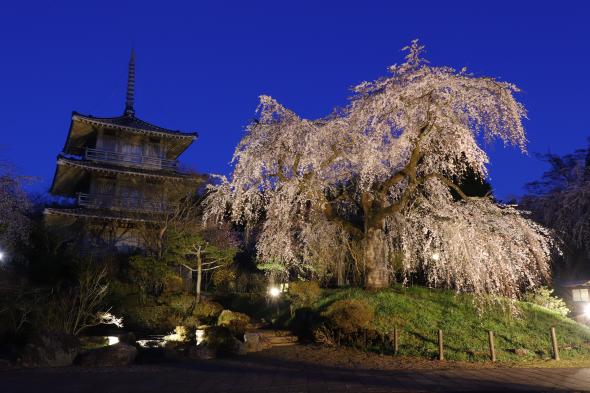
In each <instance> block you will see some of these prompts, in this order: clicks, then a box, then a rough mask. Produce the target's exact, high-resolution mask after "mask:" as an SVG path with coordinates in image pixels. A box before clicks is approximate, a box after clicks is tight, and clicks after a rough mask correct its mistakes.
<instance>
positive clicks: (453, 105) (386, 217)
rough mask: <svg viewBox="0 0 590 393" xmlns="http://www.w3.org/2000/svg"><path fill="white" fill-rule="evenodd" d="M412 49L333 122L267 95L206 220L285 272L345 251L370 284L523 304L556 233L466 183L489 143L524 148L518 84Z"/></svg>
mask: <svg viewBox="0 0 590 393" xmlns="http://www.w3.org/2000/svg"><path fill="white" fill-rule="evenodd" d="M404 49H405V50H407V52H408V54H407V56H406V58H405V62H404V63H403V64H401V65H393V66H391V67H390V68H389V71H390V74H389V75H388V76H387V77H384V78H381V79H378V80H376V81H373V82H363V83H361V84H359V85H358V86H356V87H354V88H353V96H352V97H351V99H350V102H349V104H348V105H347V106H346V107H345V108H342V109H337V110H335V111H333V113H332V114H331V115H329V116H327V117H325V118H321V119H317V120H308V119H303V118H301V117H299V116H297V115H296V114H295V113H294V112H292V111H290V110H288V109H286V108H285V107H283V106H282V105H280V104H279V103H278V102H277V101H275V100H274V99H272V98H271V97H268V96H262V97H261V99H260V106H259V108H258V117H257V119H256V120H255V121H254V122H253V123H252V124H250V125H249V126H248V128H247V132H246V135H245V136H244V138H243V139H242V141H241V142H240V143H239V145H238V147H237V148H236V151H235V153H234V158H233V164H234V170H233V173H232V175H231V178H230V179H225V178H222V179H221V181H220V182H219V184H217V185H216V186H214V187H212V188H211V189H210V191H211V193H210V195H209V197H208V198H207V200H206V201H205V203H206V208H207V212H206V215H205V218H206V219H218V220H220V219H227V218H229V219H230V220H232V221H234V222H236V223H240V224H243V225H245V226H246V228H258V230H257V243H256V244H257V254H258V255H257V256H258V259H259V260H261V261H270V262H272V263H274V264H278V265H280V266H281V267H282V268H283V271H285V272H296V273H297V274H299V275H306V274H308V275H309V274H312V273H313V272H314V271H317V270H318V269H321V268H322V266H320V265H321V264H322V263H324V264H325V263H329V261H328V259H329V258H327V257H326V256H325V255H326V253H327V254H329V255H330V254H331V255H333V256H334V258H337V257H340V256H341V255H346V256H347V257H348V258H349V259H352V260H354V262H355V266H357V267H358V269H359V271H361V273H362V276H363V277H364V285H365V286H366V287H367V288H381V287H385V286H387V285H389V284H390V282H391V280H392V278H393V277H394V275H395V273H398V274H399V275H400V276H401V277H406V278H407V277H408V276H409V274H411V273H416V272H417V273H420V274H422V275H423V276H424V277H425V279H426V281H427V283H428V284H429V285H431V286H438V287H448V288H454V289H455V290H457V291H470V292H475V293H478V294H484V293H491V294H502V295H505V296H510V297H517V296H518V294H519V293H520V292H521V291H522V290H523V289H524V288H528V287H531V286H535V285H537V284H539V283H540V282H543V281H545V280H547V279H548V278H549V277H548V276H549V258H550V253H551V248H552V242H551V237H550V234H549V233H548V232H547V231H546V230H545V229H544V228H543V227H541V226H539V225H537V224H535V223H534V222H532V221H531V220H529V219H528V218H526V217H525V216H524V215H523V213H521V212H519V211H518V210H517V209H515V208H514V207H513V206H507V205H501V204H498V203H495V202H494V201H493V200H492V199H491V197H489V196H485V197H481V196H479V197H476V196H471V195H466V193H465V192H464V191H463V190H462V189H461V187H460V181H461V179H462V178H464V177H465V176H466V174H468V173H471V174H475V175H476V176H477V177H478V178H481V179H486V177H487V169H486V166H487V164H488V162H489V159H488V155H487V154H486V152H485V151H484V150H483V149H482V147H481V146H480V143H481V142H491V141H493V140H500V141H502V142H503V143H504V144H505V145H508V146H515V147H516V148H518V149H520V150H522V151H523V152H525V151H526V146H525V144H526V137H525V132H524V128H523V125H522V120H523V118H525V116H526V111H525V109H524V107H523V106H522V105H521V104H520V103H519V102H518V101H517V100H516V99H515V98H514V94H515V93H516V92H518V88H517V87H516V86H514V85H512V84H510V83H506V82H501V81H498V80H495V79H493V78H489V77H477V76H474V75H472V74H469V73H467V72H466V71H465V69H463V70H461V71H456V70H454V69H452V68H449V67H434V66H431V65H429V63H428V62H427V61H426V60H425V59H424V58H423V57H422V52H423V46H421V45H419V43H418V41H417V40H415V41H413V42H412V44H411V45H410V46H408V47H406V48H404ZM318 259H319V260H318Z"/></svg>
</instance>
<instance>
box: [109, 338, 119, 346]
mask: <svg viewBox="0 0 590 393" xmlns="http://www.w3.org/2000/svg"><path fill="white" fill-rule="evenodd" d="M107 339H108V340H109V345H115V344H118V343H119V337H117V336H108V337H107Z"/></svg>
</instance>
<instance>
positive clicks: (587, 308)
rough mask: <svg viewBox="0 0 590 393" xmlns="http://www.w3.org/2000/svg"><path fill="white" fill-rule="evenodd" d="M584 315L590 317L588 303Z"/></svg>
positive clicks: (589, 305) (589, 304)
mask: <svg viewBox="0 0 590 393" xmlns="http://www.w3.org/2000/svg"><path fill="white" fill-rule="evenodd" d="M584 314H586V315H587V316H588V317H590V303H588V304H586V305H585V306H584Z"/></svg>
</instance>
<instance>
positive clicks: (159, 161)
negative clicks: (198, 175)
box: [84, 147, 178, 170]
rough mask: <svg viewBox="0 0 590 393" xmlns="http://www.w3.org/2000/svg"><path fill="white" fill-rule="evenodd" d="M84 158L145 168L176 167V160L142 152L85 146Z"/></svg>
mask: <svg viewBox="0 0 590 393" xmlns="http://www.w3.org/2000/svg"><path fill="white" fill-rule="evenodd" d="M84 158H85V159H87V160H89V161H100V162H109V163H114V164H122V165H128V166H136V167H140V168H146V169H167V170H176V169H178V161H176V160H168V159H166V158H160V157H154V156H144V155H143V154H133V153H120V152H116V151H108V150H101V149H93V148H90V147H87V148H86V150H85V153H84Z"/></svg>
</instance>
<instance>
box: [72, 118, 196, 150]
mask: <svg viewBox="0 0 590 393" xmlns="http://www.w3.org/2000/svg"><path fill="white" fill-rule="evenodd" d="M100 128H106V129H114V130H119V131H121V132H127V133H130V134H136V135H147V136H154V137H158V138H163V139H166V140H167V141H168V142H167V150H166V153H167V156H168V157H167V158H168V159H176V158H177V157H178V156H179V155H180V154H181V153H182V152H183V151H185V150H186V149H187V148H188V147H189V146H190V144H191V143H193V141H194V140H195V139H197V136H198V134H197V133H196V132H181V131H174V130H169V129H166V128H162V127H159V126H156V125H154V124H151V123H148V122H147V121H145V120H141V119H139V118H137V117H135V115H133V114H130V113H127V114H124V115H123V116H118V117H94V116H92V115H83V114H80V113H77V112H72V121H71V124H70V130H69V132H68V137H67V139H66V143H65V146H64V149H63V152H64V153H66V154H73V155H81V154H82V153H83V151H84V147H85V146H87V145H88V141H89V140H91V139H92V138H95V137H96V132H97V129H100Z"/></svg>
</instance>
